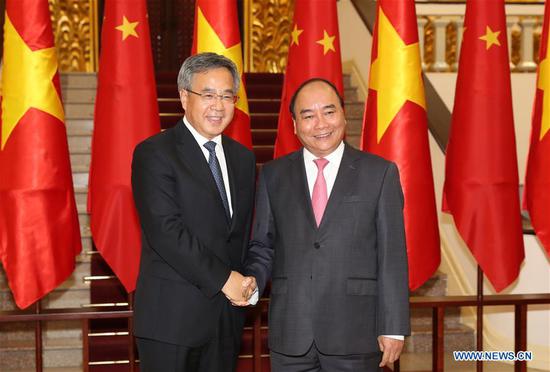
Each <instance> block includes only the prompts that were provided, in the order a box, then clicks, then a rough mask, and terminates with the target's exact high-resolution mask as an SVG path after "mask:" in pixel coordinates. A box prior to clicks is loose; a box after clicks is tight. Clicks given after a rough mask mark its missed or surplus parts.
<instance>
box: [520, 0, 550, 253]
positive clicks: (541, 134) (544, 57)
mask: <svg viewBox="0 0 550 372" xmlns="http://www.w3.org/2000/svg"><path fill="white" fill-rule="evenodd" d="M549 22H550V5H549V3H548V2H547V3H546V6H545V8H544V24H543V30H542V35H541V39H540V50H539V60H540V64H539V70H538V75H537V91H536V96H535V105H534V107H533V117H532V130H531V145H530V147H529V159H528V162H527V172H526V175H525V189H524V190H525V192H524V199H523V202H524V208H525V209H527V210H528V211H529V216H530V217H531V223H532V225H533V228H534V230H535V233H536V234H537V237H538V238H539V240H540V242H541V243H542V245H543V246H544V247H545V248H546V251H547V252H548V254H550V217H549V213H550V212H549V211H550V134H548V130H549V129H550V70H549V69H550V58H549V57H550V56H549V55H548V50H549V48H548V43H549V42H550V38H549V37H548V27H549Z"/></svg>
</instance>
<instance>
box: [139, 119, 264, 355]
mask: <svg viewBox="0 0 550 372" xmlns="http://www.w3.org/2000/svg"><path fill="white" fill-rule="evenodd" d="M222 144H223V148H224V153H225V157H226V161H227V170H228V173H229V186H230V190H231V200H232V206H233V217H232V220H231V223H230V224H228V222H227V218H226V217H225V210H224V207H223V204H222V200H221V197H220V194H219V192H218V190H217V188H216V184H215V182H214V178H213V177H212V173H211V172H210V168H209V167H208V163H207V162H206V159H205V157H204V154H203V153H202V150H201V149H200V147H199V145H198V144H197V141H196V140H195V139H194V137H193V135H192V134H191V132H189V130H188V129H187V127H185V125H184V123H183V121H182V120H180V121H179V123H178V124H177V125H176V126H175V127H174V128H170V129H167V130H165V131H164V132H162V133H160V134H158V135H156V136H153V137H150V138H149V139H147V140H145V141H144V142H142V143H141V144H139V145H138V146H137V147H136V149H135V151H134V159H133V162H132V188H133V191H134V199H135V202H136V207H137V210H138V213H139V218H140V222H141V228H142V231H143V234H142V250H141V263H140V269H139V277H138V282H137V288H136V294H135V305H134V324H135V334H136V336H138V337H144V338H150V339H154V340H159V341H163V342H167V343H172V344H178V345H185V346H198V345H202V344H204V343H205V342H206V341H208V340H209V339H210V338H211V337H212V336H213V335H214V332H215V331H216V327H217V325H218V324H219V321H218V319H219V317H220V313H221V310H222V305H223V304H224V302H227V299H226V298H225V296H224V295H223V294H222V293H221V292H220V290H221V288H222V287H223V285H224V283H225V281H226V280H227V278H228V277H229V273H230V271H231V270H237V271H241V269H242V264H243V259H244V257H245V255H246V249H247V247H248V238H249V236H250V223H251V220H252V207H253V198H254V182H255V177H254V174H255V169H256V164H255V159H254V154H253V153H252V152H251V151H249V150H248V149H246V148H245V147H244V146H242V145H241V144H239V143H237V142H235V141H233V140H232V139H230V138H228V137H225V136H223V137H222ZM232 310H233V311H234V312H235V317H234V318H235V319H239V322H240V323H244V310H243V309H241V308H232ZM239 328H242V324H236V325H235V330H236V333H238V334H237V335H236V336H237V337H240V333H239V331H238V329H239Z"/></svg>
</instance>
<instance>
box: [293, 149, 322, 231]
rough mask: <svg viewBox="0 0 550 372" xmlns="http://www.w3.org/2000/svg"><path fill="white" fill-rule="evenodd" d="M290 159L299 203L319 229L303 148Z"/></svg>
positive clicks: (312, 223)
mask: <svg viewBox="0 0 550 372" xmlns="http://www.w3.org/2000/svg"><path fill="white" fill-rule="evenodd" d="M289 160H290V161H291V162H292V164H291V178H290V179H291V180H292V183H293V185H297V186H298V190H297V192H298V197H299V199H300V203H299V204H300V206H302V208H304V213H305V215H306V216H307V219H308V221H309V223H310V224H311V225H312V227H313V228H315V229H317V222H316V221H315V215H314V214H313V207H312V205H311V195H309V187H308V183H307V175H306V167H305V165H304V150H303V148H302V149H300V150H298V151H296V152H295V153H293V154H292V155H291V156H290V157H289Z"/></svg>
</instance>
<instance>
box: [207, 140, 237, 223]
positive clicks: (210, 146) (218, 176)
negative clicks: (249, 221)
mask: <svg viewBox="0 0 550 372" xmlns="http://www.w3.org/2000/svg"><path fill="white" fill-rule="evenodd" d="M203 146H204V147H205V148H206V149H207V150H208V152H209V153H210V156H209V157H208V165H209V166H210V171H211V172H212V176H213V177H214V181H215V182H216V187H217V188H218V191H219V193H220V197H221V198H222V203H223V207H224V209H225V216H226V217H227V221H231V213H230V212H229V202H228V201H227V194H226V192H225V186H224V183H223V176H222V169H221V167H220V162H219V161H218V157H217V156H216V142H214V141H208V142H206V143H205V144H204V145H203Z"/></svg>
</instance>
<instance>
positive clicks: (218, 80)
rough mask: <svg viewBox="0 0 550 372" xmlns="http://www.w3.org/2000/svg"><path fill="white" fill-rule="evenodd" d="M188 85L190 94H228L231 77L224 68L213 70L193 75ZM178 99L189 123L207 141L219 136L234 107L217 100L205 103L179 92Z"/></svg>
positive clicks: (231, 115)
mask: <svg viewBox="0 0 550 372" xmlns="http://www.w3.org/2000/svg"><path fill="white" fill-rule="evenodd" d="M191 86H192V88H191V90H192V91H194V92H197V93H200V94H203V93H213V94H216V95H220V96H221V95H223V94H231V95H232V94H233V77H232V76H231V73H230V72H229V70H227V69H226V68H223V67H221V68H216V69H213V70H208V71H206V72H202V73H197V74H194V75H193V78H192V80H191ZM180 100H181V106H182V107H183V109H184V110H185V116H186V117H187V120H189V123H191V125H192V126H193V127H194V128H195V129H196V130H197V132H199V133H200V134H201V135H202V136H204V137H206V138H208V139H212V138H214V137H216V136H217V135H219V134H221V133H222V132H223V131H224V129H225V128H226V127H227V126H228V125H229V123H230V122H231V120H232V119H233V112H234V111H235V104H234V103H232V102H224V101H223V100H221V99H220V98H219V97H215V98H214V99H213V100H211V101H210V102H208V101H207V100H205V99H203V98H202V97H200V96H198V95H196V94H193V93H191V92H188V91H186V90H181V91H180Z"/></svg>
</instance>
